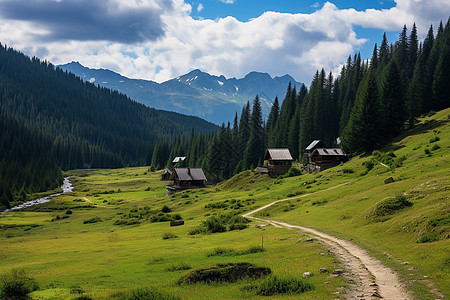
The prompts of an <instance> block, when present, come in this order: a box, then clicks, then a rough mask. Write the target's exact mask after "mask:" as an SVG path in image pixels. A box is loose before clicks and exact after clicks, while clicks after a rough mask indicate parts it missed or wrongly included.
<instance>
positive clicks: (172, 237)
mask: <svg viewBox="0 0 450 300" xmlns="http://www.w3.org/2000/svg"><path fill="white" fill-rule="evenodd" d="M176 238H178V236H177V235H175V234H173V233H170V232H169V233H164V234H163V236H162V239H163V240H168V239H176Z"/></svg>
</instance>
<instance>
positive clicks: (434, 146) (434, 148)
mask: <svg viewBox="0 0 450 300" xmlns="http://www.w3.org/2000/svg"><path fill="white" fill-rule="evenodd" d="M440 148H441V147H440V146H439V145H438V144H434V145H433V147H431V150H433V151H435V150H438V149H440Z"/></svg>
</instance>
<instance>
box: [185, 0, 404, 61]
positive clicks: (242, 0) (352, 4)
mask: <svg viewBox="0 0 450 300" xmlns="http://www.w3.org/2000/svg"><path fill="white" fill-rule="evenodd" d="M186 2H187V3H189V4H190V5H191V6H192V8H193V9H192V13H191V16H192V17H194V18H197V19H201V18H203V19H212V20H214V19H218V18H225V17H227V16H233V17H235V18H236V19H237V20H239V21H241V22H247V21H248V20H250V19H254V18H257V17H259V16H261V15H262V14H263V13H264V12H266V11H275V12H280V13H291V14H297V13H301V14H311V13H313V12H315V11H316V10H317V9H318V8H320V7H322V6H323V4H324V3H325V2H327V1H313V0H277V1H273V0H259V1H250V0H234V1H232V3H226V1H221V0H207V1H201V0H193V1H186ZM329 2H332V3H333V4H335V5H336V6H337V7H338V8H339V9H349V8H353V9H356V10H358V11H364V10H366V9H376V10H381V9H390V8H393V7H395V5H396V3H395V1H394V0H370V1H364V0H363V1H361V0H359V1H358V0H356V1H355V0H337V1H332V0H330V1H329ZM199 5H201V6H200V8H201V9H200V11H199V9H198V8H199ZM353 29H354V30H355V32H356V34H357V36H360V37H363V38H366V39H368V40H369V41H368V42H367V43H364V44H363V45H361V46H360V47H358V48H357V49H356V50H357V51H359V52H361V55H362V57H364V58H369V57H370V56H371V55H372V51H373V47H374V44H375V43H377V44H378V45H379V43H380V41H381V38H382V36H383V33H385V32H386V36H387V37H388V40H390V41H395V40H397V38H398V34H399V32H398V31H388V30H383V29H378V28H364V27H362V26H354V27H353ZM349 54H351V53H349Z"/></svg>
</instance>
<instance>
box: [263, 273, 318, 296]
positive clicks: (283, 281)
mask: <svg viewBox="0 0 450 300" xmlns="http://www.w3.org/2000/svg"><path fill="white" fill-rule="evenodd" d="M312 289H314V286H313V285H312V284H310V283H307V282H304V281H303V280H301V279H295V278H293V277H286V278H280V277H278V276H270V277H269V278H267V279H265V280H264V281H263V282H261V284H260V285H259V286H258V287H257V288H256V294H257V295H261V296H273V295H276V294H300V293H303V292H307V291H311V290H312Z"/></svg>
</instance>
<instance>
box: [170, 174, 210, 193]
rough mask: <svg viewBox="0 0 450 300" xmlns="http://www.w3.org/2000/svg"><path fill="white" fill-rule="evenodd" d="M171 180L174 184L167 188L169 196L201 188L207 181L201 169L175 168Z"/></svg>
mask: <svg viewBox="0 0 450 300" xmlns="http://www.w3.org/2000/svg"><path fill="white" fill-rule="evenodd" d="M170 180H173V184H172V185H167V186H166V191H167V193H168V194H172V193H175V192H177V191H181V190H185V189H193V188H201V187H204V186H205V183H206V181H207V179H206V176H205V174H204V173H203V170H202V169H201V168H175V169H173V172H172V175H171V176H170Z"/></svg>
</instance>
